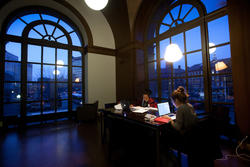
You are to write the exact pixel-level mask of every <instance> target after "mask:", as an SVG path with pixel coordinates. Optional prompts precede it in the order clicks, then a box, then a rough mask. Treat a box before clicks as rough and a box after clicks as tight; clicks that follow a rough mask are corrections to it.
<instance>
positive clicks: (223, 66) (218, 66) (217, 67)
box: [215, 61, 227, 71]
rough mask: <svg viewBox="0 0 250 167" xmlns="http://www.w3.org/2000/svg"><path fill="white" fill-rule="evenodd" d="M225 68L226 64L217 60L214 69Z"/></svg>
mask: <svg viewBox="0 0 250 167" xmlns="http://www.w3.org/2000/svg"><path fill="white" fill-rule="evenodd" d="M226 68H227V65H226V64H225V63H224V62H223V61H219V62H217V63H216V64H215V70H216V71H221V70H225V69H226Z"/></svg>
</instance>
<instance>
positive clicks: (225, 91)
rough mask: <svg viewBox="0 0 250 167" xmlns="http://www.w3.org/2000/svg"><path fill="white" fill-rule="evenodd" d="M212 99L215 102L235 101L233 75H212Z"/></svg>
mask: <svg viewBox="0 0 250 167" xmlns="http://www.w3.org/2000/svg"><path fill="white" fill-rule="evenodd" d="M211 79H212V101H213V102H231V103H232V102H233V101H234V96H233V82H232V76H230V75H220V76H212V77H211Z"/></svg>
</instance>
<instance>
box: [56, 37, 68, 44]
mask: <svg viewBox="0 0 250 167" xmlns="http://www.w3.org/2000/svg"><path fill="white" fill-rule="evenodd" d="M57 42H59V43H63V44H68V40H67V38H66V37H65V36H63V37H61V38H59V39H57Z"/></svg>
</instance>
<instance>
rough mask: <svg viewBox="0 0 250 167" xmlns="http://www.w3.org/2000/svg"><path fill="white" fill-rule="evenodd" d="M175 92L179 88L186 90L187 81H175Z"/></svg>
mask: <svg viewBox="0 0 250 167" xmlns="http://www.w3.org/2000/svg"><path fill="white" fill-rule="evenodd" d="M173 82H174V90H176V89H177V88H178V87H179V86H183V87H184V88H185V89H186V79H174V80H173Z"/></svg>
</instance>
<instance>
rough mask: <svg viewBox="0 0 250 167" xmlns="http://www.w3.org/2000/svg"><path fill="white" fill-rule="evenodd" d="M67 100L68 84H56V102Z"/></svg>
mask: <svg viewBox="0 0 250 167" xmlns="http://www.w3.org/2000/svg"><path fill="white" fill-rule="evenodd" d="M62 99H68V84H67V83H57V100H62Z"/></svg>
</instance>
